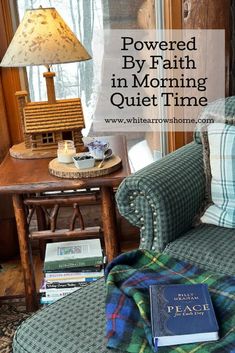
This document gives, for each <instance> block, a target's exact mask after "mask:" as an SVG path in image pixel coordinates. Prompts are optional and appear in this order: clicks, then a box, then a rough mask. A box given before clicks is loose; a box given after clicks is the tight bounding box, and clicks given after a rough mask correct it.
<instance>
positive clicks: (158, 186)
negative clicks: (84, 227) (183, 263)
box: [116, 141, 235, 275]
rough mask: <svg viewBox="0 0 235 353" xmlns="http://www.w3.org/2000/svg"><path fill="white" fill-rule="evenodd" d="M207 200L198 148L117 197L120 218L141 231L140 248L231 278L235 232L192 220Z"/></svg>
mask: <svg viewBox="0 0 235 353" xmlns="http://www.w3.org/2000/svg"><path fill="white" fill-rule="evenodd" d="M204 197H205V176H204V168H203V153H202V144H201V143H197V142H196V141H195V142H192V143H190V144H188V145H186V146H184V147H182V148H180V149H179V150H177V151H175V152H173V153H171V154H169V155H168V156H166V157H165V158H163V159H161V160H160V161H158V162H155V163H152V164H151V165H149V166H147V167H145V168H144V169H142V170H140V171H138V172H137V173H135V174H133V175H131V176H130V177H128V178H127V179H125V180H124V182H123V183H122V184H121V185H120V187H119V189H118V191H117V195H116V198H117V203H118V207H119V210H120V212H121V214H122V215H123V216H124V217H125V218H127V219H128V220H129V221H130V222H131V223H133V224H135V225H137V226H138V227H140V247H141V248H145V249H152V250H156V251H160V252H163V253H166V254H169V255H172V256H173V257H175V258H179V259H182V260H187V261H188V262H190V263H193V264H196V265H197V266H198V267H202V268H205V269H211V270H213V271H214V272H219V273H223V274H233V275H234V274H235V261H234V258H235V230H234V229H229V228H222V227H217V226H213V225H207V224H202V225H200V226H198V227H195V228H193V227H192V224H193V220H194V218H195V216H196V215H197V213H198V212H199V210H200V208H201V206H202V204H203V200H204Z"/></svg>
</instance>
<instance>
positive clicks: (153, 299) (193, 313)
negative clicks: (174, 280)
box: [150, 284, 218, 349]
mask: <svg viewBox="0 0 235 353" xmlns="http://www.w3.org/2000/svg"><path fill="white" fill-rule="evenodd" d="M150 306H151V324H152V332H153V341H154V345H155V348H156V349H157V347H158V346H168V345H174V344H183V343H192V342H202V341H213V340H217V339H218V324H217V320H216V316H215V312H214V309H213V305H212V301H211V298H210V294H209V291H208V287H207V285H206V284H188V285H181V284H176V285H171V284H169V285H152V286H150Z"/></svg>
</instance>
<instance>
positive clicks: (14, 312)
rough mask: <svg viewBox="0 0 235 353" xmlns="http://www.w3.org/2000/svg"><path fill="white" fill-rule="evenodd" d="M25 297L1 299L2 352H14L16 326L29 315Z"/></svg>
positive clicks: (0, 329)
mask: <svg viewBox="0 0 235 353" xmlns="http://www.w3.org/2000/svg"><path fill="white" fill-rule="evenodd" d="M29 316H30V314H29V313H26V308H25V304H24V301H23V299H11V300H2V301H1V300H0V352H1V353H12V347H11V346H12V339H13V336H14V333H15V330H16V328H17V327H18V326H19V325H20V323H21V322H22V321H23V320H25V319H26V318H27V317H29Z"/></svg>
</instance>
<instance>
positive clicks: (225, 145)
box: [201, 123, 235, 228]
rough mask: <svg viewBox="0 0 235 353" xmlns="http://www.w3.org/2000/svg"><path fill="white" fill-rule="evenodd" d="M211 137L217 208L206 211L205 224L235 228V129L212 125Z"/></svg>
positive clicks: (211, 161) (212, 175) (212, 197)
mask: <svg viewBox="0 0 235 353" xmlns="http://www.w3.org/2000/svg"><path fill="white" fill-rule="evenodd" d="M207 134H208V141H209V151H210V153H209V161H208V162H209V164H210V174H211V183H210V185H209V187H210V190H211V191H210V194H211V200H212V202H213V204H212V205H211V206H209V207H208V208H207V209H206V211H205V213H204V215H203V216H202V217H201V221H202V222H203V223H209V224H215V225H217V226H221V227H228V228H235V158H234V157H235V126H234V125H228V124H222V123H215V124H211V125H209V126H208V127H207Z"/></svg>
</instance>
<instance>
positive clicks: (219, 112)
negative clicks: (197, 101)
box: [194, 96, 235, 143]
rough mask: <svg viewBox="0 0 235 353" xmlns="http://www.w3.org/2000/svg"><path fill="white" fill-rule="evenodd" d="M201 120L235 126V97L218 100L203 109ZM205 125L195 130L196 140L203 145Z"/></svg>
mask: <svg viewBox="0 0 235 353" xmlns="http://www.w3.org/2000/svg"><path fill="white" fill-rule="evenodd" d="M200 118H201V119H208V118H211V119H213V120H214V122H223V123H226V124H231V123H232V124H233V122H234V120H235V96H231V97H226V98H221V99H217V100H216V101H214V102H211V103H210V104H208V105H207V106H206V108H205V109H203V111H202V113H201V115H200ZM203 126H204V125H203V124H200V125H198V126H197V128H196V129H195V133H194V140H195V141H196V142H197V143H202V140H201V129H202V127H203Z"/></svg>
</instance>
